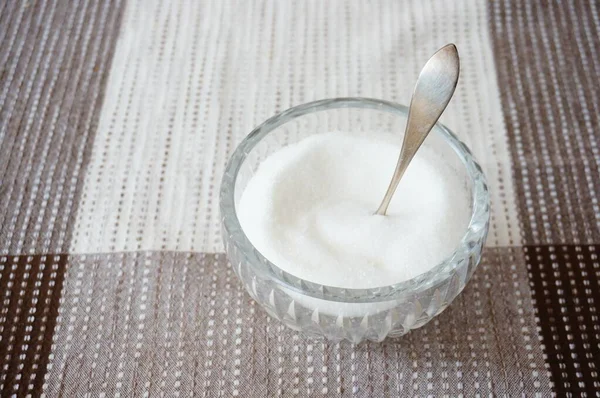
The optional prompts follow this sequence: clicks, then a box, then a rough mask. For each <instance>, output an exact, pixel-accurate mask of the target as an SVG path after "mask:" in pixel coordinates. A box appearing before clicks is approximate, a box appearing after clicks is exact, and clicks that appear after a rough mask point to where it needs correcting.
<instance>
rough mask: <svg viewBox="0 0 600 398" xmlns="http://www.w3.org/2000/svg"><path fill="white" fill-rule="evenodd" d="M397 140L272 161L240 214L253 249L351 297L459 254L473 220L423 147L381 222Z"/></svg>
mask: <svg viewBox="0 0 600 398" xmlns="http://www.w3.org/2000/svg"><path fill="white" fill-rule="evenodd" d="M399 151H400V148H399V145H397V144H395V143H392V142H390V141H389V140H385V139H380V138H377V136H376V135H374V136H373V137H368V136H355V135H350V134H347V133H342V132H333V133H325V134H317V135H314V136H311V137H309V138H306V139H304V140H302V141H300V142H298V143H296V144H293V145H290V146H287V147H284V148H282V149H281V150H279V151H277V152H276V153H274V154H272V155H271V156H269V157H268V158H267V159H266V160H265V161H264V162H263V163H261V165H260V166H259V168H258V170H257V172H256V174H255V175H254V176H253V177H252V179H251V180H250V181H249V183H248V185H247V187H246V189H245V191H244V193H243V195H242V198H241V200H240V203H239V205H238V207H237V212H238V217H239V220H240V223H241V226H242V228H243V230H244V232H245V233H246V235H247V236H248V238H249V239H250V241H251V242H252V244H253V245H254V246H255V247H256V248H257V249H258V251H260V252H261V253H262V254H263V255H264V256H265V257H266V258H268V259H269V260H270V261H271V262H273V263H274V264H276V265H277V266H278V267H280V268H281V269H283V270H285V271H287V272H289V273H291V274H293V275H296V276H298V277H300V278H303V279H305V280H309V281H312V282H316V283H320V284H324V285H329V286H338V287H347V288H368V287H377V286H385V285H390V284H393V283H397V282H401V281H403V280H407V279H410V278H413V277H415V276H417V275H419V274H421V273H423V272H426V271H428V270H429V269H431V268H433V267H434V266H436V265H437V264H439V263H440V262H441V261H442V260H443V259H444V258H446V257H448V256H449V255H451V254H452V252H453V251H454V249H455V248H456V246H457V245H458V243H459V241H460V239H461V238H462V236H463V235H464V233H465V231H466V228H467V225H468V222H469V216H470V203H469V194H468V192H467V191H466V190H465V188H464V183H463V182H462V181H461V180H460V178H459V177H458V176H457V175H456V173H455V172H454V171H453V170H452V169H451V168H450V167H447V166H446V165H445V164H444V162H442V161H440V160H439V158H438V157H437V156H436V154H435V153H433V151H432V150H431V149H428V148H426V147H423V148H421V149H420V151H419V153H418V155H417V156H416V157H415V159H413V162H412V163H411V165H410V166H409V168H408V170H407V171H406V173H405V175H404V177H403V178H402V181H401V182H400V185H399V186H398V189H397V191H396V194H395V196H394V199H393V200H392V202H391V205H390V207H389V209H388V213H387V215H386V216H379V215H374V212H375V210H376V209H377V207H378V206H379V203H380V201H381V199H382V198H383V195H384V193H385V190H386V189H387V186H388V184H389V181H390V178H391V175H392V173H393V171H394V168H395V165H396V162H397V160H398V154H399Z"/></svg>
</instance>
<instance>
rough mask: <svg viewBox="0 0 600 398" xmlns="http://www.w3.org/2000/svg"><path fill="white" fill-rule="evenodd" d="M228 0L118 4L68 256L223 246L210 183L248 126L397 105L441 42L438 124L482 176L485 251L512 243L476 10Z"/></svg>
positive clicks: (484, 31)
mask: <svg viewBox="0 0 600 398" xmlns="http://www.w3.org/2000/svg"><path fill="white" fill-rule="evenodd" d="M236 4H237V3H236V2H235V1H220V2H206V3H202V2H185V1H177V2H163V1H159V0H157V1H151V2H149V1H130V2H128V5H127V11H126V15H125V17H124V21H123V25H122V30H123V32H122V34H121V36H120V38H119V42H118V44H117V49H116V51H115V60H114V62H113V65H112V68H111V72H110V78H109V81H108V83H107V88H106V96H107V97H106V101H105V102H106V105H105V107H104V109H103V111H102V115H101V120H100V125H99V127H98V132H97V135H96V140H95V142H94V149H93V155H92V161H91V164H90V168H89V170H88V172H87V175H86V178H85V185H84V195H83V200H82V203H81V209H80V211H79V213H78V215H77V223H76V226H75V233H74V239H73V245H72V247H71V251H72V252H77V253H90V252H111V251H129V250H179V251H205V252H220V251H223V248H222V244H221V239H220V216H219V214H218V212H217V211H216V210H217V207H216V205H215V204H216V203H217V202H218V192H219V191H218V189H217V188H218V185H219V183H220V179H221V176H222V174H223V171H224V167H225V164H226V162H227V160H228V158H229V156H230V154H231V153H232V151H233V150H234V148H235V146H236V145H237V144H238V143H239V142H240V141H241V140H242V138H243V137H245V136H246V135H247V134H248V133H249V132H250V131H251V130H252V128H253V127H255V126H256V125H258V124H259V123H261V122H262V121H264V120H266V119H267V118H268V117H270V116H272V115H273V114H275V113H276V112H280V111H282V110H284V109H287V108H289V107H291V106H294V105H300V104H302V103H305V102H308V101H313V100H318V99H323V98H331V97H345V96H362V97H375V98H383V99H387V100H392V101H397V102H400V103H408V102H409V101H410V96H411V93H412V89H413V85H414V82H415V80H416V78H417V76H418V73H419V70H420V68H421V67H422V65H423V63H424V62H425V61H426V60H427V58H428V57H429V56H430V55H431V54H432V53H433V52H434V51H435V50H436V49H437V48H438V47H440V43H445V42H455V43H456V45H457V46H458V47H459V48H460V49H461V50H460V51H461V75H462V78H461V83H460V85H459V87H458V89H457V93H456V96H455V97H454V99H453V100H452V102H451V103H450V107H449V109H448V112H447V113H446V114H445V115H444V116H443V121H444V122H446V123H447V124H448V125H449V127H450V128H451V129H453V130H454V131H456V132H457V134H458V135H459V137H461V138H462V139H463V140H465V141H466V142H468V143H469V144H470V147H471V149H472V150H473V151H474V153H475V154H476V155H480V156H479V159H480V160H481V162H482V165H483V168H484V169H485V171H486V174H487V176H488V179H489V181H490V187H491V191H492V197H493V200H492V201H493V207H492V209H493V210H492V212H493V216H492V228H491V231H490V233H489V236H490V238H489V244H490V245H494V246H497V245H509V244H514V243H515V242H518V240H519V237H520V231H519V224H518V221H517V216H516V207H515V202H514V200H507V199H505V198H513V197H514V193H513V191H514V189H513V183H512V181H513V179H512V174H511V167H510V165H511V161H510V156H509V154H508V146H507V144H508V142H507V138H506V130H505V127H504V124H503V120H502V109H501V107H500V94H499V91H498V85H497V83H496V78H495V72H494V62H493V56H492V52H491V41H490V39H489V34H488V30H489V26H488V24H487V18H486V8H485V4H483V3H482V2H481V1H479V0H461V1H458V2H452V4H450V3H446V2H438V3H435V4H436V7H424V6H423V5H422V2H420V1H410V2H406V3H405V4H403V5H401V4H400V3H399V2H393V1H378V2H375V3H374V4H371V5H369V4H367V3H362V2H354V3H345V2H338V1H334V2H320V1H310V2H299V3H293V2H252V3H251V4H248V5H247V6H246V7H239V6H237V5H236ZM442 17H443V18H444V19H445V20H447V21H448V22H446V23H444V24H443V26H440V25H439V20H440V18H442ZM398 19H400V20H401V22H399V21H398ZM417 29H418V30H417ZM174 204H177V205H174Z"/></svg>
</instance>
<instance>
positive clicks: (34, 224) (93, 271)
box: [0, 0, 600, 397]
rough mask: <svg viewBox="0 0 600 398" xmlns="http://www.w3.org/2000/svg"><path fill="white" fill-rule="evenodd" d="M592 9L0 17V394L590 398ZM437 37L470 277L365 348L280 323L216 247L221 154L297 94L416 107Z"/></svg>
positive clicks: (141, 4)
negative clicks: (481, 215) (455, 68)
mask: <svg viewBox="0 0 600 398" xmlns="http://www.w3.org/2000/svg"><path fill="white" fill-rule="evenodd" d="M599 9H600V5H599V4H598V3H597V2H594V1H585V0H575V1H563V2H536V1H527V0H498V1H490V2H485V1H483V0H457V1H453V2H446V1H431V2H424V1H422V0H407V1H404V2H396V1H391V0H389V1H384V0H376V1H371V2H360V1H354V2H341V1H329V2H323V1H316V0H314V1H306V2H294V3H292V2H275V1H254V2H243V3H241V2H235V1H233V0H231V1H230V0H227V1H218V2H217V1H203V2H197V1H191V0H176V1H169V2H163V1H160V0H151V1H148V0H112V1H102V0H90V1H86V2H67V1H43V0H32V1H4V2H0V252H1V253H0V395H1V396H11V395H12V394H16V395H18V396H26V395H28V394H31V395H39V394H42V393H43V394H45V395H47V396H147V395H149V396H159V395H166V396H190V395H197V396H235V395H239V396H242V397H265V396H292V395H298V396H338V395H339V396H355V395H356V396H373V397H380V396H428V395H432V396H452V397H454V396H460V395H461V394H462V395H464V396H476V395H479V396H490V395H497V396H541V397H546V396H550V395H551V394H555V395H558V396H563V395H564V394H565V393H567V392H571V393H572V394H573V396H588V397H592V396H600V381H599V380H600V377H599V376H598V372H599V370H598V367H599V366H600V322H599V320H598V317H599V315H600V293H599V292H600V260H599V255H600V209H599V203H598V196H600V165H599V163H600V153H599V151H600V148H599V145H598V142H599V141H600V135H599V134H598V126H599V125H600V123H599V114H600V112H599V108H600V97H599V96H598V93H599V92H600V78H599V77H600V57H599V51H600V38H599V37H600V34H599V33H600V13H599ZM447 42H454V43H456V45H457V47H458V49H459V52H460V55H461V61H462V65H461V68H462V69H461V79H460V82H459V86H458V89H457V93H456V95H455V98H454V99H453V100H452V102H451V104H450V106H449V108H448V110H447V111H446V113H445V115H444V117H443V122H444V123H445V124H447V125H448V126H449V127H450V128H451V129H452V130H453V131H455V132H456V133H457V134H458V135H459V137H460V138H461V139H462V140H464V141H465V142H467V143H468V145H469V146H470V147H471V149H472V150H473V152H474V154H475V156H476V157H477V158H478V159H479V161H480V163H481V164H482V167H483V169H484V171H485V172H486V174H487V176H488V180H489V186H490V191H491V197H492V219H491V228H490V233H489V238H488V241H487V245H486V246H487V247H486V249H485V254H484V256H483V260H482V262H481V264H480V266H479V268H478V269H477V271H476V272H475V275H474V277H473V279H472V280H471V282H470V283H469V284H468V285H467V287H466V289H465V290H464V292H463V293H462V294H461V295H460V297H459V298H458V299H457V300H455V301H454V302H453V303H452V305H451V306H450V307H449V308H448V309H447V310H446V311H445V312H444V313H442V314H441V315H440V316H438V317H437V318H435V319H434V320H433V321H432V322H430V323H429V324H427V325H426V326H424V327H422V328H420V329H417V330H415V331H413V332H411V333H409V334H408V335H406V336H404V337H402V338H399V339H388V340H386V341H384V342H383V343H380V344H376V343H363V344H358V345H352V344H349V343H345V342H343V343H339V344H331V343H327V342H322V341H314V340H309V339H306V338H304V337H303V336H302V335H299V334H297V333H295V332H293V331H290V330H288V329H286V328H284V327H282V326H281V325H280V324H279V323H278V322H277V321H275V320H272V319H270V318H269V317H268V316H266V314H265V313H264V312H263V311H262V310H261V309H260V308H259V307H258V306H257V304H255V303H254V302H253V301H252V300H251V299H250V297H249V296H248V295H247V294H246V293H245V292H244V290H243V288H242V287H241V286H240V283H238V281H237V279H236V277H235V275H234V274H233V272H232V270H231V268H230V267H229V265H228V264H227V260H226V258H225V256H224V254H223V248H222V243H221V240H220V236H219V224H220V220H219V214H218V209H217V202H218V187H219V183H220V177H221V174H222V172H223V169H224V166H225V162H226V161H227V159H228V157H229V156H230V154H231V153H232V151H233V149H234V147H235V145H237V144H238V143H239V142H240V141H241V139H242V138H243V137H244V136H245V135H246V134H247V133H248V132H249V131H250V130H251V129H252V127H254V126H256V125H257V124H259V123H260V122H262V121H263V120H265V119H266V118H268V117H269V116H272V115H273V114H275V113H277V112H280V111H282V110H284V109H286V108H288V107H291V106H294V105H298V104H301V103H305V102H308V101H312V100H317V99H322V98H330V97H339V96H362V97H374V98H382V99H386V100H391V101H395V102H399V103H407V102H409V99H410V94H411V91H412V85H413V83H414V81H415V79H416V76H417V74H418V72H419V69H420V67H421V65H422V64H423V63H424V62H425V61H426V59H427V58H428V57H429V55H430V54H432V53H433V51H435V50H436V49H437V48H439V47H441V46H442V45H444V44H446V43H447Z"/></svg>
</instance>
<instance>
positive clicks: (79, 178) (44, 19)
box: [0, 1, 123, 397]
mask: <svg viewBox="0 0 600 398" xmlns="http://www.w3.org/2000/svg"><path fill="white" fill-rule="evenodd" d="M122 6H123V4H122V3H120V2H108V1H90V2H85V3H83V2H82V3H73V4H70V3H69V2H56V1H30V2H20V1H3V2H2V3H1V4H0V10H1V11H0V396H3V397H4V396H11V395H12V394H17V395H19V396H25V395H27V394H32V393H33V394H37V395H39V392H40V391H41V387H42V383H43V376H44V373H45V371H46V363H47V362H48V355H49V353H50V347H51V344H52V335H53V332H54V325H55V321H56V316H57V314H58V306H59V298H60V294H61V288H62V280H63V278H64V275H65V269H66V263H65V256H64V255H60V254H57V253H64V252H66V251H67V249H68V247H69V242H70V240H71V234H72V231H73V227H74V225H75V211H76V209H77V207H78V203H79V198H80V196H81V188H82V183H83V175H84V170H85V166H86V164H87V162H88V160H89V155H90V153H91V151H90V150H91V143H92V142H93V135H94V133H95V131H96V126H97V122H98V115H99V110H100V107H101V102H102V97H103V95H102V90H103V87H104V83H105V82H106V78H107V70H108V67H109V65H110V59H111V54H112V50H113V49H114V44H115V42H116V38H117V33H118V23H119V18H120V15H121V13H122ZM17 255H20V256H17Z"/></svg>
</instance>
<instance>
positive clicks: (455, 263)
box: [219, 97, 490, 303]
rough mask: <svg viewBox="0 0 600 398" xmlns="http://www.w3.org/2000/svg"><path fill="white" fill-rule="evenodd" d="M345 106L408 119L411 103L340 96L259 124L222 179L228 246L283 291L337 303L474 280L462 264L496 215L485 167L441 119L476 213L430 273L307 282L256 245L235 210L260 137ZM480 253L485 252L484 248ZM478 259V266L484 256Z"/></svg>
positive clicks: (441, 130)
mask: <svg viewBox="0 0 600 398" xmlns="http://www.w3.org/2000/svg"><path fill="white" fill-rule="evenodd" d="M343 108H361V109H365V108H366V109H373V110H379V111H383V112H388V113H392V114H396V115H399V116H404V117H407V115H408V107H407V106H404V105H400V104H396V103H394V102H390V101H386V100H381V99H373V98H364V97H339V98H331V99H323V100H318V101H312V102H308V103H305V104H302V105H298V106H294V107H292V108H289V109H287V110H285V111H283V112H281V113H278V114H276V115H275V116H272V117H270V118H269V119H267V120H266V121H264V122H263V123H261V124H260V125H259V126H257V127H256V128H254V129H253V130H252V131H251V132H250V134H248V135H247V136H246V137H245V138H244V139H243V140H242V141H241V143H240V144H239V145H238V147H237V148H236V149H235V150H234V152H233V154H232V156H231V158H230V160H229V162H228V163H227V165H226V167H225V172H224V174H223V178H222V181H221V188H220V197H219V207H220V211H221V220H222V233H223V240H224V243H225V246H226V251H227V252H228V253H229V250H230V249H231V248H230V247H228V246H229V245H233V246H234V247H235V249H236V250H238V251H239V252H241V253H242V254H243V255H244V257H245V261H246V262H247V263H248V264H249V265H250V267H252V269H253V270H254V272H255V273H256V274H257V275H259V276H260V277H262V278H266V279H269V280H271V281H272V282H274V283H275V284H277V285H279V286H280V287H281V288H283V289H287V290H289V291H292V292H295V293H298V294H302V295H306V296H310V297H314V298H319V299H323V300H327V301H336V302H347V303H353V302H354V303H372V302H381V301H390V300H395V299H399V298H402V297H406V296H415V295H417V294H418V293H419V292H421V291H423V290H426V289H430V288H432V287H435V286H438V285H441V284H443V283H444V282H446V281H447V280H448V279H450V278H452V277H454V276H456V277H459V278H463V280H464V278H466V279H468V278H470V274H469V270H466V269H464V268H469V267H464V266H463V267H461V265H467V264H468V263H469V262H470V256H471V255H472V253H473V252H474V251H475V250H474V249H477V246H479V248H481V247H482V246H483V244H484V243H485V239H486V237H487V232H488V228H489V219H490V195H489V190H488V187H487V182H486V178H485V175H484V173H483V171H482V169H481V166H480V165H479V164H478V163H477V161H476V160H475V159H474V158H473V155H472V153H471V151H470V150H469V148H468V147H467V146H466V145H465V144H464V143H463V142H462V141H461V140H459V139H458V138H457V137H456V135H455V134H454V133H452V131H450V129H448V128H447V127H446V126H444V125H443V124H441V123H440V122H437V123H436V125H435V126H434V128H433V130H432V134H433V133H436V132H437V133H438V134H440V135H441V137H442V138H443V139H444V141H445V142H446V143H448V144H449V145H450V147H451V148H452V149H453V150H454V152H455V154H456V155H457V156H458V157H459V159H460V161H461V163H462V164H463V166H464V167H465V168H466V171H467V175H468V177H469V180H470V184H471V188H472V195H471V203H472V211H471V218H470V221H469V225H468V226H467V229H466V231H465V233H464V235H463V237H462V239H461V241H460V243H459V244H458V245H457V247H456V249H455V250H454V251H453V253H452V254H451V255H450V256H448V257H446V258H445V259H444V260H442V261H441V262H440V263H439V264H437V265H436V266H434V267H432V268H431V269H430V270H429V271H427V272H424V273H422V274H419V275H417V276H415V277H413V278H411V279H408V280H404V281H402V282H398V283H395V284H391V285H386V286H380V287H373V288H343V287H337V286H327V285H322V284H319V283H315V282H311V281H308V280H304V279H302V278H299V277H297V276H295V275H293V274H290V273H288V272H286V271H284V270H282V269H281V268H279V267H278V266H277V265H275V264H273V263H272V262H270V261H269V260H268V259H267V258H266V257H264V256H263V255H262V254H261V253H260V252H259V251H258V250H257V249H256V248H255V247H254V245H252V243H251V242H250V240H249V239H248V237H247V236H246V234H245V233H244V231H243V229H242V227H241V225H240V222H239V219H238V217H237V212H236V208H235V184H236V181H237V177H238V173H239V171H240V168H241V166H242V164H243V162H244V160H245V159H246V157H247V156H248V154H249V153H250V152H251V150H252V149H253V148H254V147H255V146H256V145H257V144H258V143H259V142H260V140H261V139H262V138H264V137H265V136H266V135H267V134H269V133H270V132H271V131H273V130H274V129H276V128H277V127H279V126H281V125H283V124H285V123H287V122H289V121H291V120H293V119H295V118H297V117H300V116H303V115H306V114H309V113H315V112H321V111H325V110H331V109H343ZM478 252H479V255H480V251H479V250H478ZM240 261H242V260H240ZM475 262H476V264H477V263H478V262H479V258H477V259H476V261H475ZM234 268H235V267H234ZM458 274H460V275H458Z"/></svg>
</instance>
